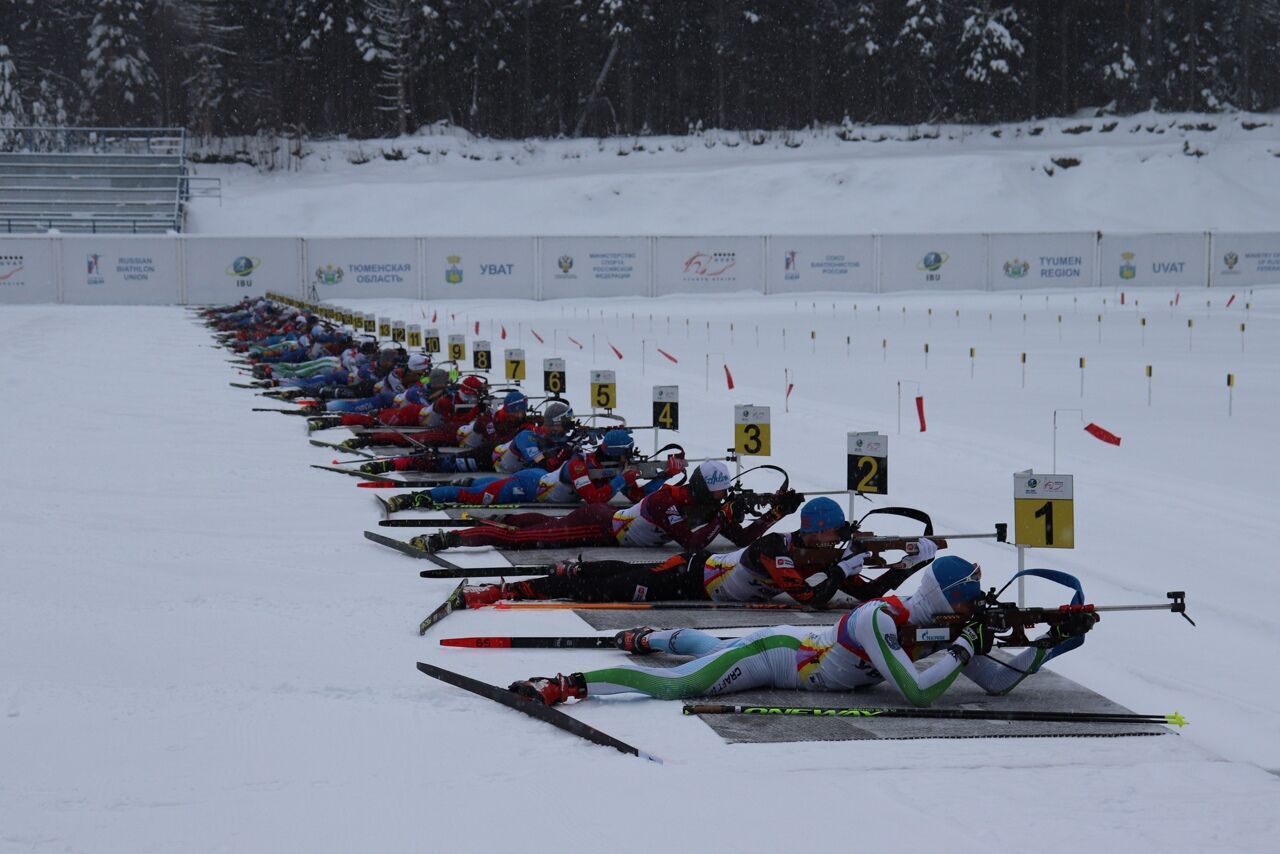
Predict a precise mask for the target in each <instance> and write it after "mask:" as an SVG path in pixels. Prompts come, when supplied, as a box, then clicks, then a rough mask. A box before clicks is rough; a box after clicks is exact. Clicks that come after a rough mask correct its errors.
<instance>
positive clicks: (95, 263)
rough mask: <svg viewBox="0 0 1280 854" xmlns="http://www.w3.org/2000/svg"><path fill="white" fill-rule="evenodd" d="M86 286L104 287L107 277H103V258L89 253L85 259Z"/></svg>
mask: <svg viewBox="0 0 1280 854" xmlns="http://www.w3.org/2000/svg"><path fill="white" fill-rule="evenodd" d="M84 272H85V284H88V285H102V284H105V283H106V281H107V280H106V277H104V276H103V275H102V256H101V255H98V254H95V253H89V254H88V255H86V256H85V258H84Z"/></svg>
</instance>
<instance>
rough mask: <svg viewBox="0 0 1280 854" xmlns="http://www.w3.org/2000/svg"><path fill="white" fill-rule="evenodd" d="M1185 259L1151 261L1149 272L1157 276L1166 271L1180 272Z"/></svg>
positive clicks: (1184, 264)
mask: <svg viewBox="0 0 1280 854" xmlns="http://www.w3.org/2000/svg"><path fill="white" fill-rule="evenodd" d="M1186 263H1187V262H1186V261H1152V262H1151V272H1153V273H1155V274H1156V275H1157V276H1159V275H1162V274H1166V273H1181V272H1182V268H1183V267H1184V266H1186Z"/></svg>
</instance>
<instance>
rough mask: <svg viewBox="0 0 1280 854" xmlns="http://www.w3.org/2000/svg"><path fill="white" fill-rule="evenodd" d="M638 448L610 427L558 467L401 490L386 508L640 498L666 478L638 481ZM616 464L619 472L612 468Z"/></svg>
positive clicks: (627, 436)
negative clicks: (593, 447) (587, 449)
mask: <svg viewBox="0 0 1280 854" xmlns="http://www.w3.org/2000/svg"><path fill="white" fill-rule="evenodd" d="M634 451H635V440H634V439H633V438H632V437H631V432H630V431H629V430H623V429H614V430H609V431H607V432H606V433H605V434H604V436H602V437H601V439H600V444H599V446H598V447H597V448H596V450H595V451H593V452H591V453H577V454H574V455H573V456H572V457H570V458H569V459H568V460H567V461H565V463H564V464H563V465H561V466H560V467H559V468H558V469H556V470H555V471H551V472H547V471H544V470H542V469H540V468H528V469H524V470H522V471H518V472H516V473H515V474H513V475H509V476H505V477H504V476H502V475H492V476H487V477H476V478H472V479H470V480H469V481H468V482H467V483H465V484H459V485H441V486H436V487H433V488H431V489H424V490H420V491H418V492H411V493H406V494H404V495H397V496H395V497H393V498H391V499H390V500H388V501H387V509H388V510H389V511H390V512H395V511H397V510H408V509H411V508H417V509H425V510H430V509H432V508H434V507H436V506H439V505H440V504H444V503H453V504H474V505H478V506H488V505H490V504H514V503H535V502H541V503H545V504H561V503H569V502H576V501H583V502H586V503H588V504H598V503H603V502H606V501H609V500H610V499H611V498H613V496H614V495H615V494H617V493H619V492H622V493H623V494H624V495H626V496H627V497H628V498H629V499H630V500H632V501H636V500H639V498H642V497H643V496H644V495H645V494H646V491H649V490H652V489H657V488H658V487H659V486H661V485H662V483H663V481H665V479H666V478H665V477H663V478H654V479H653V480H651V481H650V482H649V483H647V484H645V485H644V486H643V487H641V486H639V485H638V484H637V480H638V475H639V473H638V472H637V471H636V470H635V469H633V468H628V467H627V464H628V463H629V461H630V459H631V455H632V454H633V453H634ZM608 467H612V468H608ZM615 470H616V473H612V474H610V472H614V471H615Z"/></svg>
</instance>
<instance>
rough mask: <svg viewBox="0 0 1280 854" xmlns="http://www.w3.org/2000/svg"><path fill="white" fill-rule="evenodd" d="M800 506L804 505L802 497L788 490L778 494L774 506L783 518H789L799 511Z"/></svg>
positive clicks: (792, 490)
mask: <svg viewBox="0 0 1280 854" xmlns="http://www.w3.org/2000/svg"><path fill="white" fill-rule="evenodd" d="M801 504H804V496H803V495H801V494H800V493H798V492H796V491H795V490H794V489H788V490H787V491H786V492H779V493H778V500H777V502H776V503H775V504H774V506H775V507H777V508H778V512H780V513H781V514H782V515H783V516H790V515H791V514H792V513H794V512H796V511H797V510H799V509H800V505H801Z"/></svg>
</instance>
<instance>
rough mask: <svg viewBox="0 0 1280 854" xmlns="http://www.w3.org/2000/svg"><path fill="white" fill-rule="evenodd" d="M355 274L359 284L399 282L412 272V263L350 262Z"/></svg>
mask: <svg viewBox="0 0 1280 854" xmlns="http://www.w3.org/2000/svg"><path fill="white" fill-rule="evenodd" d="M347 269H348V271H349V272H351V273H352V274H354V275H355V277H356V284H357V285H386V284H399V283H401V282H403V281H404V278H405V276H407V275H409V273H411V272H412V265H410V264H403V263H379V264H348V265H347Z"/></svg>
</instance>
